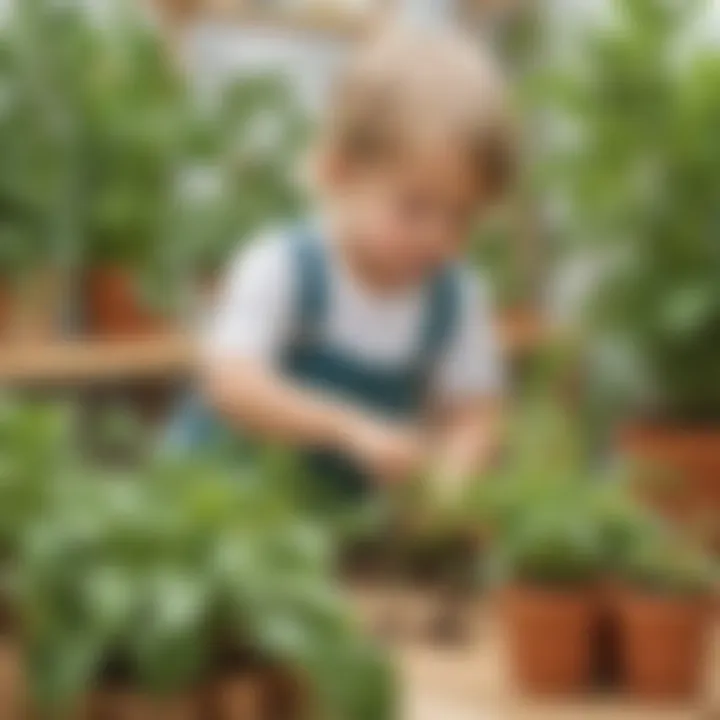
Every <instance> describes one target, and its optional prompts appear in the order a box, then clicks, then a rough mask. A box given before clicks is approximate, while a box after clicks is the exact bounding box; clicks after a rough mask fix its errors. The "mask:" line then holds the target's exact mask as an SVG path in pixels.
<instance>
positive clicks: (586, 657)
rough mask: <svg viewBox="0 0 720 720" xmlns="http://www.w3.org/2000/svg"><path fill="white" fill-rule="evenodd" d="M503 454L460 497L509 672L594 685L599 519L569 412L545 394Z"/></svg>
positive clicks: (547, 688) (553, 684)
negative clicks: (475, 532)
mask: <svg viewBox="0 0 720 720" xmlns="http://www.w3.org/2000/svg"><path fill="white" fill-rule="evenodd" d="M510 428H511V432H510V447H509V453H508V458H507V460H506V462H505V463H504V464H503V466H502V467H500V468H499V470H498V473H497V476H496V477H491V478H488V479H487V481H486V482H485V483H483V484H480V485H478V486H476V488H474V490H473V492H472V495H471V497H470V498H469V499H468V502H469V505H470V507H471V508H472V509H473V512H474V513H475V516H476V518H477V521H478V522H479V523H480V524H481V526H483V527H485V528H486V534H487V537H488V547H487V549H486V567H487V570H488V574H489V579H490V580H491V581H492V582H493V583H494V584H497V585H498V586H499V592H498V611H499V613H500V616H501V618H502V625H503V630H504V634H505V637H506V648H507V653H508V657H509V662H510V665H511V667H512V672H513V675H514V677H515V679H516V681H517V683H518V685H519V687H520V688H521V689H522V690H523V691H524V692H529V693H537V694H550V695H563V694H573V693H578V692H581V691H583V690H588V689H589V688H590V686H591V683H592V681H593V671H594V638H595V632H596V628H597V623H598V620H599V618H600V613H601V609H602V592H601V587H600V583H601V578H602V570H603V562H604V538H603V530H602V524H601V523H600V522H599V517H600V516H599V514H598V512H597V507H596V498H595V493H594V491H593V488H594V485H593V483H592V472H591V470H590V469H589V468H588V467H586V465H585V455H584V453H583V452H582V442H581V437H580V435H579V433H578V432H577V430H576V428H575V427H574V425H573V424H572V422H571V419H570V417H569V416H568V415H567V413H565V412H564V411H563V409H562V408H561V407H559V406H558V405H557V404H556V403H554V402H550V401H548V399H547V398H546V397H545V394H544V393H542V392H541V393H540V394H539V395H532V394H531V397H530V398H529V399H528V401H527V403H526V405H525V406H524V407H523V408H521V410H520V411H519V414H518V417H517V418H516V419H515V422H513V423H511V424H510Z"/></svg>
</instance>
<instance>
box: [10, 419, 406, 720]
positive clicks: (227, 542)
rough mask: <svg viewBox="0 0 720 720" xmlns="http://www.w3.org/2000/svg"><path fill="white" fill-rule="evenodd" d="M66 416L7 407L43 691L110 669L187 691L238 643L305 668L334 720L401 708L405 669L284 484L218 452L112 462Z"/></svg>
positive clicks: (15, 580)
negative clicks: (368, 633) (342, 587)
mask: <svg viewBox="0 0 720 720" xmlns="http://www.w3.org/2000/svg"><path fill="white" fill-rule="evenodd" d="M59 417H60V416H58V415H57V411H54V410H48V409H43V408H28V407H24V406H18V407H15V408H14V409H10V408H8V410H7V413H5V414H2V415H1V416H0V459H2V460H3V468H14V470H13V471H12V472H11V471H9V470H8V471H7V472H5V473H4V474H3V476H2V480H3V483H2V484H1V485H0V507H1V508H2V511H1V515H2V521H3V522H2V531H3V532H2V539H3V541H4V543H5V548H6V550H7V552H6V555H5V557H6V558H7V561H6V564H5V566H4V567H5V570H6V572H7V576H8V579H9V582H8V583H7V585H6V591H7V592H8V593H9V596H10V597H11V599H12V600H13V602H15V603H17V605H18V607H19V608H20V610H21V616H22V623H23V636H24V639H25V642H26V644H27V647H26V649H27V655H28V662H29V672H30V679H31V683H32V687H33V693H34V696H35V698H36V699H37V700H38V701H39V702H41V703H42V704H43V705H45V706H46V707H48V708H59V707H71V706H72V705H73V703H74V702H75V701H77V699H78V698H79V697H80V696H81V695H82V694H83V692H84V691H85V690H87V689H88V688H90V687H92V686H93V685H94V684H95V683H97V682H98V680H99V679H101V678H102V677H103V674H104V673H105V672H106V671H107V668H108V667H109V666H114V667H118V666H119V667H122V668H123V672H124V673H125V674H126V677H127V679H128V680H129V681H130V682H132V683H134V684H135V685H136V686H137V687H139V688H141V689H144V690H145V691H147V692H150V693H157V694H158V695H163V694H166V693H173V692H176V691H180V690H183V689H187V688H192V687H194V686H195V685H196V684H199V683H201V682H203V681H205V680H206V679H207V678H208V677H211V676H212V674H213V672H214V671H217V670H218V669H222V666H219V663H221V662H222V659H223V657H225V656H226V654H227V652H231V653H233V654H234V655H239V656H251V657H254V658H257V659H258V660H259V661H261V662H265V663H268V664H271V665H274V666H281V667H286V668H289V669H291V671H292V672H297V673H298V675H299V677H300V678H301V679H302V681H303V682H304V683H305V684H306V685H307V687H308V688H309V689H310V690H311V692H312V695H313V697H314V699H315V701H316V703H317V714H318V717H328V718H329V717H333V718H335V717H344V718H345V717H346V718H348V720H352V718H357V719H358V720H360V719H361V718H363V719H364V718H367V717H377V718H384V717H391V716H393V712H392V702H393V683H392V679H391V675H390V672H389V670H388V668H387V667H386V665H385V663H384V661H383V660H382V659H381V657H380V656H379V655H378V654H377V653H376V651H375V650H374V649H373V648H372V647H371V646H370V645H369V644H368V643H367V642H366V641H365V640H364V639H363V638H362V636H361V635H360V632H359V630H358V629H357V628H356V627H355V625H354V624H353V622H352V621H351V620H350V619H349V617H348V615H347V613H346V609H345V604H344V601H343V598H342V596H341V595H340V592H339V590H338V588H337V587H336V586H335V584H334V582H333V580H332V564H333V563H332V560H333V558H332V554H331V552H330V547H329V544H328V538H327V537H326V536H325V534H324V532H323V531H322V530H321V529H320V527H319V525H318V524H317V523H316V522H311V521H309V520H308V519H306V518H305V517H304V516H303V515H302V514H300V513H299V512H298V510H297V507H296V505H295V503H294V502H293V501H292V500H291V499H290V498H289V496H288V495H287V494H286V493H284V492H282V491H281V490H280V489H279V487H280V486H281V483H280V482H277V483H276V482H275V481H274V480H273V479H272V478H270V477H268V476H265V475H261V474H260V473H250V472H245V473H240V476H238V475H239V474H238V473H237V472H231V471H230V470H228V469H227V467H226V466H225V464H221V463H219V462H213V461H210V460H197V461H194V462H193V461H188V460H186V459H183V461H182V462H174V461H169V460H157V461H154V462H153V463H150V464H148V465H146V466H145V467H144V468H142V469H141V470H139V471H136V470H133V471H128V470H116V471H114V472H112V471H104V472H99V471H98V470H97V469H96V468H92V467H88V465H87V464H86V463H84V462H82V461H81V460H80V459H79V458H78V457H77V455H75V454H74V453H73V452H69V451H68V447H72V443H68V442H67V440H68V437H67V428H68V423H67V421H66V419H58V418H59ZM61 438H63V441H61ZM28 480H31V481H32V482H28ZM10 581H11V582H10Z"/></svg>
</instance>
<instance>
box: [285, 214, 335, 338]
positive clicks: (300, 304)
mask: <svg viewBox="0 0 720 720" xmlns="http://www.w3.org/2000/svg"><path fill="white" fill-rule="evenodd" d="M288 242H289V243H290V249H291V253H292V255H293V263H294V269H295V283H296V302H297V305H296V311H295V312H296V322H297V335H298V339H299V340H306V339H308V338H312V337H315V336H316V334H317V332H318V330H319V328H320V327H321V325H322V323H323V321H324V320H325V317H326V315H327V308H328V294H329V277H328V266H327V254H326V251H325V248H324V247H323V244H322V241H321V239H320V238H319V237H318V235H317V233H316V232H315V231H314V230H313V229H312V228H311V227H308V226H306V225H304V226H300V227H297V228H294V229H293V230H292V231H291V232H290V233H288Z"/></svg>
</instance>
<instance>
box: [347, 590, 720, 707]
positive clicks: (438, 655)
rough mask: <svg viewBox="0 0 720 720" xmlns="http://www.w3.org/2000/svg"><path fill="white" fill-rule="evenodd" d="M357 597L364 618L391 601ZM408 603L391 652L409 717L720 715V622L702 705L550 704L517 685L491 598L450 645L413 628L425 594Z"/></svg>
mask: <svg viewBox="0 0 720 720" xmlns="http://www.w3.org/2000/svg"><path fill="white" fill-rule="evenodd" d="M356 597H358V603H359V606H360V608H361V613H362V615H363V617H364V618H371V617H373V616H374V617H375V618H377V617H378V607H379V606H380V604H383V605H384V606H385V607H387V600H384V601H383V600H380V599H379V594H378V593H365V594H361V595H359V596H356ZM402 607H403V608H404V611H403V613H402V617H403V620H404V621H405V622H406V623H408V624H407V625H406V627H405V631H404V632H403V633H402V634H403V636H405V637H406V639H404V640H403V639H396V640H394V641H393V642H392V651H393V652H394V653H395V655H396V657H397V660H398V667H400V669H401V676H402V682H403V687H404V711H403V720H720V625H719V626H718V627H717V631H716V633H715V638H714V640H715V642H714V648H713V659H712V662H711V664H710V667H709V668H708V678H707V686H706V691H705V693H704V694H703V697H702V698H701V699H700V700H699V701H698V702H696V703H691V704H681V705H670V706H669V705H657V706H654V705H648V704H646V703H637V702H631V701H628V700H627V699H623V698H622V697H596V698H583V699H578V700H577V701H573V700H569V701H567V702H550V701H546V700H537V699H531V698H526V697H523V696H522V695H520V694H519V693H518V692H517V691H516V689H515V688H514V687H513V683H512V680H511V678H510V677H509V675H508V672H507V663H506V661H505V655H504V648H503V639H502V633H501V628H500V626H499V623H498V622H497V621H496V618H495V613H494V612H493V610H492V608H491V607H489V606H488V604H487V603H483V602H482V601H479V602H478V606H477V611H476V612H473V614H472V621H471V623H470V625H469V631H468V637H467V639H466V640H464V641H462V642H460V643H458V644H456V645H454V646H445V647H439V646H438V645H437V644H435V645H434V644H432V643H431V642H429V641H428V640H427V639H426V638H423V637H422V635H423V633H422V631H417V630H413V627H415V628H417V627H425V626H426V624H427V623H426V619H427V613H428V610H427V601H426V600H419V599H417V598H416V599H415V600H409V601H404V604H403V605H402ZM367 622H369V623H372V622H374V621H372V620H367ZM407 638H412V639H407Z"/></svg>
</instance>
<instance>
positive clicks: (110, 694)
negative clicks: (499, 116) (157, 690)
mask: <svg viewBox="0 0 720 720" xmlns="http://www.w3.org/2000/svg"><path fill="white" fill-rule="evenodd" d="M80 715H81V717H82V720H204V715H203V713H202V712H201V707H200V703H199V700H198V698H197V697H196V695H195V694H194V693H193V692H188V693H181V694H178V695H173V696H169V697H154V696H152V695H150V694H148V693H145V692H138V691H136V690H134V689H132V688H121V687H118V688H104V689H100V690H97V691H96V692H94V693H92V694H91V695H90V697H89V698H88V700H87V702H86V704H85V707H84V708H83V710H82V712H81V713H80Z"/></svg>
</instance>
